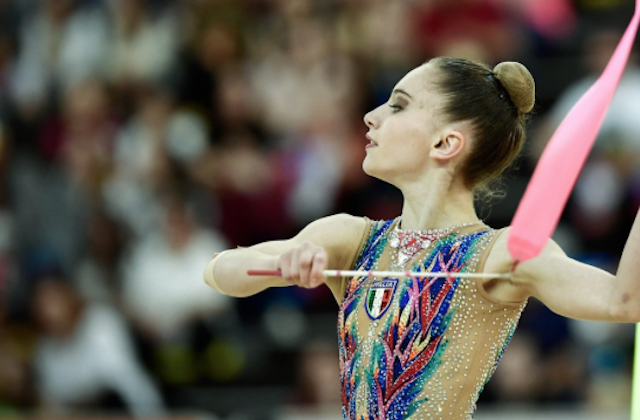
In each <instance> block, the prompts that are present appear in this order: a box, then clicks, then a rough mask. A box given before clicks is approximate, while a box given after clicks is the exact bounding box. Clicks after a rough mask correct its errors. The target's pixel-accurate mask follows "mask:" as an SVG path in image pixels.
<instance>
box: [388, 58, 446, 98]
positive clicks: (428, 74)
mask: <svg viewBox="0 0 640 420" xmlns="http://www.w3.org/2000/svg"><path fill="white" fill-rule="evenodd" d="M437 80H438V70H437V69H436V68H435V67H434V66H433V65H432V64H429V63H427V64H423V65H421V66H420V67H416V68H415V69H413V70H411V71H410V72H409V73H407V74H406V75H405V76H404V77H403V78H402V79H401V80H400V81H399V82H398V83H397V84H396V86H395V89H401V90H404V91H405V92H407V93H408V94H410V95H411V97H412V98H413V99H415V100H416V101H417V102H418V103H420V104H421V105H427V104H434V102H435V101H438V99H439V96H440V95H438V94H437V91H436V87H437Z"/></svg>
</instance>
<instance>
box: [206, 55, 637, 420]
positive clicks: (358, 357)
mask: <svg viewBox="0 0 640 420" xmlns="http://www.w3.org/2000/svg"><path fill="white" fill-rule="evenodd" d="M534 96H535V89H534V81H533V78H532V76H531V74H530V73H529V71H528V70H527V69H526V68H525V67H524V66H523V65H522V64H520V63H514V62H504V63H500V64H498V65H497V66H495V68H493V69H491V68H489V67H488V66H486V65H484V64H481V63H477V62H473V61H469V60H464V59H455V58H443V57H438V58H434V59H432V60H430V61H428V62H427V63H425V64H423V65H421V66H420V67H418V68H416V69H414V70H412V71H410V72H409V73H408V74H407V75H406V76H404V77H403V78H402V80H400V81H399V82H398V84H397V85H396V86H395V88H394V89H393V91H392V93H391V96H390V98H389V100H388V102H387V103H386V104H383V105H381V106H379V107H378V108H376V109H374V110H372V111H371V112H369V113H367V114H366V115H365V117H364V122H365V124H366V125H367V127H368V129H369V130H368V133H367V135H366V138H367V144H366V146H365V147H366V157H365V159H364V162H363V169H364V171H365V172H366V173H367V174H368V175H370V176H373V177H376V178H379V179H381V180H383V181H386V182H388V183H390V184H392V185H394V186H396V187H397V188H399V189H400V190H401V191H402V194H403V198H404V202H403V208H402V214H401V215H400V216H399V217H397V218H395V219H393V220H386V221H384V220H383V221H373V220H370V219H368V218H366V217H365V218H362V217H354V216H350V215H346V214H338V215H333V216H329V217H326V218H322V219H319V220H317V221H314V222H312V223H310V224H309V225H308V226H307V227H305V228H304V229H303V230H302V231H301V232H300V233H299V234H298V235H296V236H295V237H294V238H291V239H288V240H282V241H273V242H266V243H262V244H258V245H255V246H252V247H249V248H243V249H234V250H229V251H224V252H222V253H219V254H216V255H215V256H214V258H213V259H212V260H211V261H210V262H209V264H208V265H207V267H206V269H205V273H204V277H205V281H206V283H207V284H208V285H210V286H211V287H212V288H214V289H215V290H217V291H219V292H221V293H224V294H227V295H230V296H237V297H243V296H250V295H253V294H256V293H259V292H260V291H262V290H265V289H267V288H269V287H282V286H291V285H297V286H299V287H305V288H313V287H318V286H319V285H321V284H322V283H324V284H326V285H327V286H328V287H329V288H330V289H331V291H332V293H333V295H334V296H335V298H336V300H337V302H338V305H339V311H338V345H339V353H340V366H339V368H340V379H341V387H342V413H343V417H344V419H349V420H362V419H366V420H369V419H371V420H373V419H377V420H381V419H396V420H400V419H412V420H427V419H428V420H434V419H447V420H458V419H460V420H468V419H470V418H471V415H472V414H473V412H474V410H475V405H476V401H477V400H478V397H479V395H480V392H481V391H482V389H483V386H484V385H485V384H486V382H487V381H488V380H489V378H490V377H491V375H492V374H493V372H494V371H495V368H496V366H497V365H498V362H499V361H500V358H501V356H502V354H503V352H504V350H505V348H506V346H507V344H508V342H509V339H510V338H511V336H512V335H513V333H514V330H515V328H516V326H517V323H518V319H519V317H520V315H521V313H522V311H523V309H524V308H525V305H526V303H527V300H528V298H529V297H531V296H533V297H535V298H537V299H539V300H540V301H541V302H543V303H544V304H545V305H546V306H547V307H549V308H550V309H551V310H553V311H554V312H556V313H558V314H560V315H563V316H567V317H572V318H578V319H586V320H598V321H610V322H634V323H637V322H640V280H638V279H640V265H638V264H637V259H638V258H639V257H640V223H636V224H635V225H634V226H633V228H632V231H631V234H630V236H629V239H628V241H627V244H626V246H625V249H624V252H623V254H622V258H621V261H620V265H619V269H618V272H617V275H615V276H614V275H611V274H609V273H607V272H605V271H603V270H600V269H598V268H595V267H592V266H589V265H586V264H583V263H580V262H578V261H575V260H573V259H571V258H569V257H568V256H567V255H566V254H565V253H564V252H563V251H562V249H560V247H559V246H558V245H557V244H555V243H554V242H553V241H552V240H549V242H548V243H547V245H546V246H545V248H544V249H543V250H542V252H541V253H540V254H539V255H538V256H537V257H535V258H532V259H530V260H528V261H525V262H523V263H521V264H517V265H516V264H515V262H514V261H513V260H512V257H511V255H510V253H509V251H508V248H507V235H508V232H509V228H505V229H499V230H495V229H492V228H491V227H489V226H487V225H486V224H484V223H483V222H482V221H481V220H480V219H479V218H478V215H477V214H476V211H475V208H474V196H475V194H477V193H478V191H482V189H484V188H486V187H487V185H488V184H489V183H490V182H491V181H492V180H495V179H496V178H498V177H499V176H500V174H501V173H502V172H503V171H504V170H505V169H506V168H508V167H509V166H510V164H511V163H512V162H513V161H514V159H515V158H516V157H517V156H518V154H519V153H520V151H521V149H522V147H523V144H524V141H525V123H526V118H527V115H528V113H529V112H530V111H531V110H532V108H533V106H534ZM328 268H331V269H337V270H362V271H374V270H388V271H399V272H407V271H412V272H416V271H420V272H424V273H437V272H439V273H450V274H447V275H445V276H435V275H429V274H425V275H424V276H422V277H421V276H395V277H393V276H383V277H379V276H378V277H376V276H370V275H362V276H355V277H344V276H341V277H325V276H323V270H325V269H328ZM250 269H262V270H279V273H280V275H266V276H250V275H248V274H247V271H248V270H250ZM474 273H476V274H481V273H487V275H485V276H484V277H480V276H476V277H473V276H472V275H473V274H474ZM492 273H495V274H492ZM469 274H471V276H468V275H469Z"/></svg>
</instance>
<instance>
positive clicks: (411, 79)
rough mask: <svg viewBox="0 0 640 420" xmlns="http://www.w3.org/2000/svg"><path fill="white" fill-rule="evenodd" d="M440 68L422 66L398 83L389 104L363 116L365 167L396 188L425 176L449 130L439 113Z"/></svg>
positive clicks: (367, 170)
mask: <svg viewBox="0 0 640 420" xmlns="http://www.w3.org/2000/svg"><path fill="white" fill-rule="evenodd" d="M437 71H438V70H437V69H436V68H435V67H433V66H432V65H431V64H425V65H423V66H420V67H418V68H416V69H414V70H412V71H411V72H409V73H408V74H407V75H406V76H405V77H403V78H402V80H400V81H399V82H398V84H397V85H396V86H395V88H394V89H393V92H392V93H391V97H390V98H389V100H388V101H387V103H385V104H383V105H380V106H379V107H378V108H376V109H374V110H372V111H371V112H369V113H367V114H366V115H365V117H364V121H365V124H366V125H367V127H368V128H369V132H368V133H367V139H368V140H369V143H368V144H367V145H366V153H367V155H366V157H365V159H364V162H363V164H362V166H363V169H364V171H365V172H366V173H367V174H368V175H371V176H375V177H376V178H380V179H382V180H384V181H387V182H389V183H392V184H394V185H397V184H398V183H402V182H405V181H412V180H415V179H417V178H420V177H422V176H423V175H424V174H426V172H427V171H428V170H429V168H430V167H432V166H433V164H434V163H433V159H432V158H431V157H430V153H431V155H433V153H432V150H433V148H434V145H437V144H438V142H439V141H440V139H441V138H442V137H443V136H446V133H447V130H448V129H450V127H449V126H448V124H446V121H445V120H444V118H443V116H442V115H441V112H440V110H441V109H442V107H443V105H444V103H443V101H444V97H443V95H441V94H440V93H439V92H438V91H437V89H436V82H437V76H438V73H437Z"/></svg>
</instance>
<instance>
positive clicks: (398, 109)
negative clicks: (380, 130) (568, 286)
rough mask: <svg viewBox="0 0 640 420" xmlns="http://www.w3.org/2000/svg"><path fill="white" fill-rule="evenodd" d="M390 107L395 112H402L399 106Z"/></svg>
mask: <svg viewBox="0 0 640 420" xmlns="http://www.w3.org/2000/svg"><path fill="white" fill-rule="evenodd" d="M389 107H390V108H391V109H392V110H393V112H398V111H402V107H401V106H400V105H398V104H389Z"/></svg>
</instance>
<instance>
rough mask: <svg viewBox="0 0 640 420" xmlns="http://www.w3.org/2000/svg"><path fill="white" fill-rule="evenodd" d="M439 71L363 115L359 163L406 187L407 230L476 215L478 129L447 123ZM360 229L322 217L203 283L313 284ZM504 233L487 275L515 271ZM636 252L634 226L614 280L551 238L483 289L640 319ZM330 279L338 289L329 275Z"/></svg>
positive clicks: (607, 317) (569, 311) (226, 258)
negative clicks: (467, 168)
mask: <svg viewBox="0 0 640 420" xmlns="http://www.w3.org/2000/svg"><path fill="white" fill-rule="evenodd" d="M438 76H439V70H438V69H437V68H435V67H434V66H433V65H431V64H426V65H423V66H421V67H418V68H416V69H414V70H412V71H411V72H409V73H408V74H407V75H406V76H405V77H404V78H402V80H400V82H398V84H397V85H396V87H395V88H394V90H393V92H392V94H391V96H390V98H389V101H388V102H387V103H386V104H383V105H381V106H380V107H378V108H376V109H374V110H372V111H371V112H369V113H367V114H366V115H365V117H364V122H365V124H366V125H367V127H368V128H369V132H368V134H367V140H368V141H369V145H367V147H366V152H367V155H366V158H365V159H364V162H363V169H364V171H365V172H366V173H367V174H369V175H371V176H374V177H377V178H380V179H382V180H384V181H386V182H389V183H391V184H393V185H395V186H396V187H398V188H399V189H400V190H401V191H402V194H403V196H404V204H403V209H402V228H403V229H432V228H441V227H447V226H454V225H458V224H461V223H464V222H473V221H477V220H478V216H477V214H476V212H475V209H474V206H473V194H472V191H471V190H469V189H468V188H466V187H465V186H464V184H463V183H462V180H461V176H460V164H461V163H462V162H464V159H465V158H466V156H467V153H468V150H469V149H470V145H471V144H472V142H473V141H474V135H473V132H472V130H471V127H470V125H469V124H468V123H467V122H450V121H448V120H447V118H446V116H444V115H442V114H441V112H440V110H441V109H442V104H443V102H442V101H443V100H444V98H443V97H442V95H440V94H439V93H438V91H437V90H436V89H435V86H436V82H437V81H438ZM427 186H428V187H427ZM365 228H366V223H365V221H364V219H362V218H358V217H353V216H349V215H345V214H339V215H334V216H330V217H326V218H323V219H319V220H317V221H315V222H313V223H311V224H309V225H308V226H307V227H306V228H305V229H303V230H302V231H301V232H300V233H299V234H298V235H296V236H295V237H294V238H292V239H289V240H284V241H273V242H266V243H263V244H259V245H256V246H253V247H251V248H243V249H238V250H233V251H230V252H228V253H225V254H224V255H223V256H221V257H220V258H218V259H217V260H216V261H217V262H216V264H215V267H213V264H212V263H211V262H210V263H209V265H208V266H207V268H206V270H205V276H204V277H205V281H206V282H207V283H208V284H209V285H211V286H212V287H214V288H215V289H217V290H219V291H221V292H222V293H225V294H228V295H232V296H249V295H252V294H255V293H258V292H260V291H262V290H264V289H266V288H268V287H280V286H289V285H298V286H300V287H307V288H310V287H317V286H319V285H320V284H322V283H323V282H325V280H324V279H323V277H322V275H321V272H322V270H324V269H327V268H334V267H343V266H344V264H345V263H346V262H348V261H349V259H348V258H349V256H350V255H353V254H354V253H355V252H357V249H358V246H359V244H360V240H361V238H362V236H363V234H364V230H365ZM507 236H508V229H506V230H504V231H502V233H501V234H500V235H499V237H498V239H497V241H496V243H495V245H494V247H493V248H492V249H491V251H490V253H489V255H488V258H487V261H486V264H485V267H484V271H485V272H487V273H507V272H510V271H511V270H512V268H513V266H514V261H513V260H512V259H511V256H510V254H509V252H508V249H507V243H506V242H507ZM638 256H640V224H639V223H635V224H634V226H633V228H632V230H631V233H630V235H629V239H628V241H627V244H626V246H625V249H624V252H623V255H622V258H621V261H620V266H619V269H618V272H617V274H616V275H615V276H614V275H611V274H609V273H607V272H605V271H603V270H600V269H598V268H595V267H592V266H589V265H586V264H583V263H580V262H578V261H575V260H573V259H571V258H569V257H568V256H567V255H566V254H565V253H564V252H563V251H562V250H561V249H560V247H559V246H558V245H557V244H555V243H554V242H553V241H551V240H549V243H548V244H547V246H546V247H545V248H544V249H543V251H542V252H541V254H540V255H539V256H537V257H535V258H532V259H531V260H528V261H526V262H524V263H522V264H519V265H517V267H516V269H515V271H514V273H513V276H512V277H511V278H510V279H491V278H489V279H486V280H485V281H484V286H485V288H486V290H487V292H488V293H489V294H490V295H491V296H492V297H493V298H494V299H496V300H498V301H501V302H522V301H523V300H525V299H527V298H528V297H531V296H533V297H536V298H537V299H539V300H540V301H542V302H543V303H544V304H545V305H546V306H547V307H549V308H550V309H551V310H552V311H554V312H556V313H558V314H560V315H564V316H567V317H571V318H577V319H587V320H597V321H615V322H634V323H637V322H640V287H639V286H640V281H638V279H640V265H639V264H637V263H636V261H634V260H637V259H638ZM276 268H280V269H281V270H282V277H250V276H247V275H246V270H247V269H276ZM214 270H215V271H214ZM214 277H215V281H214V280H213V278H214ZM327 285H328V286H329V287H334V286H333V285H332V284H331V283H330V282H328V281H327ZM334 293H335V290H334Z"/></svg>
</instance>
